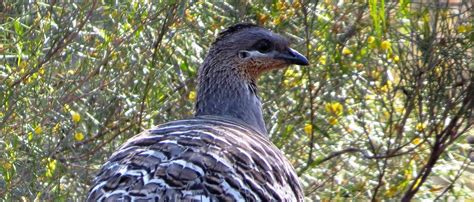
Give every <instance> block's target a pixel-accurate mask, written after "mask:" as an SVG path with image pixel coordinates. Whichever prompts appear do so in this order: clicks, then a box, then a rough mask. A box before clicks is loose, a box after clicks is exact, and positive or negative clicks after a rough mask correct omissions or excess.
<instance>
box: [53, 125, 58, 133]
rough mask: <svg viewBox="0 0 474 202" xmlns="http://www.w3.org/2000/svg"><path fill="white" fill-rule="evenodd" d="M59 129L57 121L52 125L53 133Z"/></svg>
mask: <svg viewBox="0 0 474 202" xmlns="http://www.w3.org/2000/svg"><path fill="white" fill-rule="evenodd" d="M58 131H59V123H57V124H56V125H54V127H53V133H57V132H58Z"/></svg>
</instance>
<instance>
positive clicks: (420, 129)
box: [415, 123, 426, 132]
mask: <svg viewBox="0 0 474 202" xmlns="http://www.w3.org/2000/svg"><path fill="white" fill-rule="evenodd" d="M415 128H416V131H418V132H423V131H424V130H425V128H426V124H424V123H417V124H416V126H415Z"/></svg>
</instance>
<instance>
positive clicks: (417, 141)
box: [411, 137, 421, 145]
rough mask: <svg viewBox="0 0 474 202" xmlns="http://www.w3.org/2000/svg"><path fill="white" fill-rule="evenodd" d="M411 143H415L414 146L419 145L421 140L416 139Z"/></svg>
mask: <svg viewBox="0 0 474 202" xmlns="http://www.w3.org/2000/svg"><path fill="white" fill-rule="evenodd" d="M411 143H413V144H414V145H419V144H420V143H421V139H420V138H418V137H417V138H415V139H413V140H412V141H411Z"/></svg>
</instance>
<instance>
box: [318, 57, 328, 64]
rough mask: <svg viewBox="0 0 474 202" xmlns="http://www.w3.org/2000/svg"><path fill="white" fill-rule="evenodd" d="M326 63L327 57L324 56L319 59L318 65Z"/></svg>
mask: <svg viewBox="0 0 474 202" xmlns="http://www.w3.org/2000/svg"><path fill="white" fill-rule="evenodd" d="M326 61H327V56H325V55H324V56H321V57H319V63H321V64H322V65H325V64H326Z"/></svg>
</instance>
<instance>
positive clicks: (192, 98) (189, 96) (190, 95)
mask: <svg viewBox="0 0 474 202" xmlns="http://www.w3.org/2000/svg"><path fill="white" fill-rule="evenodd" d="M188 99H190V100H193V101H194V100H196V91H191V92H189V95H188Z"/></svg>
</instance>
